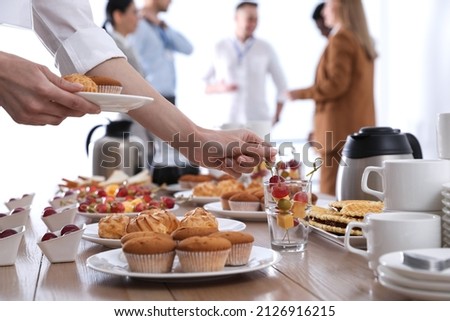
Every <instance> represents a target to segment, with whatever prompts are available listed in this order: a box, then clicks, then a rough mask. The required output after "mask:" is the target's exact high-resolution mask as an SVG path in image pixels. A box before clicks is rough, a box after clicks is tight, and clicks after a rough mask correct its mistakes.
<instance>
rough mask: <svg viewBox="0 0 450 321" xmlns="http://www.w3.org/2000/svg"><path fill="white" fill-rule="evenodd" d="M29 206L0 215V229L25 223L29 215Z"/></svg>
mask: <svg viewBox="0 0 450 321" xmlns="http://www.w3.org/2000/svg"><path fill="white" fill-rule="evenodd" d="M30 210H31V209H30V208H29V207H28V208H23V207H22V208H16V209H13V210H11V211H10V212H9V213H8V215H6V216H2V217H0V230H5V229H7V228H15V227H18V226H22V225H26V224H27V222H28V217H29V216H30Z"/></svg>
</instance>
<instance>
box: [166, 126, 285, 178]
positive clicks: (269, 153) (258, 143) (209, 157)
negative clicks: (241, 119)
mask: <svg viewBox="0 0 450 321" xmlns="http://www.w3.org/2000/svg"><path fill="white" fill-rule="evenodd" d="M196 137H199V138H200V139H199V140H198V141H196V142H195V143H196V146H195V148H194V149H193V150H194V154H193V155H186V154H185V155H186V156H187V158H188V159H190V160H191V161H192V162H193V163H196V164H199V165H201V166H204V167H208V168H215V169H218V170H222V171H224V172H226V173H228V174H230V175H232V176H234V177H239V176H240V175H241V174H242V173H251V172H252V171H253V169H254V168H255V166H258V165H259V164H260V163H262V162H264V161H269V162H273V161H274V159H275V155H276V149H275V148H273V147H272V146H271V145H270V144H269V143H267V142H265V141H264V140H263V139H262V138H260V137H259V136H258V135H256V134H255V133H253V132H251V131H249V130H246V129H232V130H204V131H202V132H201V133H200V134H199V135H197V134H196ZM191 146H192V145H191ZM174 147H176V146H174ZM180 151H183V149H181V150H180ZM188 154H189V153H188Z"/></svg>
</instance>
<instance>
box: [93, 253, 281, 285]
mask: <svg viewBox="0 0 450 321" xmlns="http://www.w3.org/2000/svg"><path fill="white" fill-rule="evenodd" d="M280 260H281V255H280V254H279V253H278V252H275V251H273V250H271V249H267V248H264V247H259V246H253V249H252V253H251V254H250V258H249V261H248V263H247V264H246V265H243V266H235V267H228V266H226V267H225V268H224V269H223V270H222V271H216V272H192V273H191V272H189V273H183V272H181V270H180V265H179V263H178V259H177V257H175V261H174V268H173V270H172V271H173V272H170V273H137V272H130V271H129V270H128V263H127V261H126V259H125V256H124V255H123V253H122V249H115V250H111V251H106V252H102V253H98V254H95V255H92V256H91V257H89V258H88V259H87V261H86V265H87V266H88V267H89V268H91V269H93V270H95V271H99V272H103V273H108V274H112V275H121V276H128V277H135V278H142V279H148V280H151V281H159V282H179V281H189V282H190V281H193V282H195V281H198V280H211V279H216V278H223V277H226V276H232V275H236V274H241V273H248V272H253V271H258V270H261V269H265V268H267V267H269V266H271V265H274V264H276V263H278V262H279V261H280Z"/></svg>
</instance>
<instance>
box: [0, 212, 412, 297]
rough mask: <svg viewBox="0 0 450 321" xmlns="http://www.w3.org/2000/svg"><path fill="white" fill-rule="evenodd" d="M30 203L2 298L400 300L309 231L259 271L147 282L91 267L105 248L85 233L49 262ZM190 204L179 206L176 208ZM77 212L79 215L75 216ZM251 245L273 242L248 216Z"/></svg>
mask: <svg viewBox="0 0 450 321" xmlns="http://www.w3.org/2000/svg"><path fill="white" fill-rule="evenodd" d="M44 206H46V205H42V206H41V207H39V206H34V207H33V210H32V212H31V216H30V220H29V223H28V224H27V231H26V233H25V235H24V238H23V240H22V243H21V245H20V248H19V254H18V257H17V260H16V264H15V265H13V266H9V267H0V284H1V290H0V300H18V301H20V300H23V301H32V300H37V301H39V300H81V301H83V300H106V301H115V300H123V301H126V300H166V301H172V300H183V301H190V300H209V301H210V300H213V301H214V300H221V301H230V300H231V301H241V300H242V301H248V300H252V301H253V300H256V301H258V300H259V301H265V300H270V301H280V300H327V301H328V300H404V299H407V298H406V297H404V296H401V295H398V294H396V293H394V292H392V291H390V290H388V289H386V288H384V287H382V286H381V285H380V284H378V283H377V281H376V280H375V279H374V276H373V274H372V272H371V271H370V270H369V268H368V266H367V262H366V261H365V260H364V259H363V258H362V257H359V256H357V255H354V254H351V253H349V252H347V251H346V250H345V249H344V248H343V247H342V246H340V245H337V244H334V243H332V242H330V241H329V240H326V239H324V238H322V237H321V236H319V235H317V234H315V233H311V234H310V240H309V243H308V247H307V250H306V251H305V252H304V253H282V260H281V261H280V262H279V263H278V264H276V265H275V266H271V267H269V268H266V269H264V270H260V271H256V272H250V273H246V274H240V275H235V276H232V277H229V278H224V279H220V280H209V281H194V282H189V283H186V282H182V283H181V282H180V283H173V282H170V283H161V282H149V281H144V280H142V279H132V278H127V277H122V276H112V275H109V274H105V273H101V272H97V271H94V270H92V269H90V268H88V267H87V266H86V259H87V258H88V257H89V256H91V255H93V254H96V253H99V252H102V251H108V250H110V249H109V248H106V247H104V246H102V245H98V244H95V243H91V242H89V241H86V240H82V241H81V243H80V247H79V252H78V253H79V255H78V257H77V259H76V261H75V262H72V263H60V264H50V262H49V261H48V260H47V258H46V257H43V255H42V252H41V250H40V249H39V247H38V246H37V241H38V240H39V239H40V238H41V236H42V235H43V234H44V233H45V232H46V227H45V225H44V223H43V222H42V221H41V219H40V211H41V210H42V209H43V208H44ZM192 206H193V205H192V204H191V205H183V207H182V208H180V209H179V210H178V211H177V214H178V215H180V214H182V213H183V212H184V211H186V210H187V209H189V208H192ZM79 219H81V218H79ZM245 223H246V225H247V228H246V231H248V232H250V233H252V234H253V235H254V236H255V245H258V246H262V247H270V242H269V235H268V231H267V223H265V222H245Z"/></svg>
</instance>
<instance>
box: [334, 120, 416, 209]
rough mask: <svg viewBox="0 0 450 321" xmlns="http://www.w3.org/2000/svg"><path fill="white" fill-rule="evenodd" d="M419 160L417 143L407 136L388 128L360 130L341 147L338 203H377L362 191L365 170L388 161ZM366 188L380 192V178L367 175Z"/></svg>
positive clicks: (413, 137) (365, 128) (397, 130)
mask: <svg viewBox="0 0 450 321" xmlns="http://www.w3.org/2000/svg"><path fill="white" fill-rule="evenodd" d="M408 158H409V159H412V158H422V150H421V147H420V144H419V141H418V140H417V138H416V137H415V136H413V135H412V134H409V133H401V132H400V130H399V129H393V128H391V127H363V128H361V129H360V131H359V132H357V133H354V134H352V135H349V136H348V137H347V140H346V142H345V144H344V147H343V151H342V159H341V162H340V166H339V169H338V174H337V179H336V198H337V199H338V200H378V199H376V198H375V197H374V196H372V195H369V194H367V193H364V192H363V191H362V189H361V177H362V174H363V172H364V169H365V168H366V167H367V166H382V165H383V161H385V160H389V159H408ZM368 186H369V187H370V188H372V189H375V190H382V186H381V177H379V176H378V175H374V174H372V175H370V176H369V179H368Z"/></svg>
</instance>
